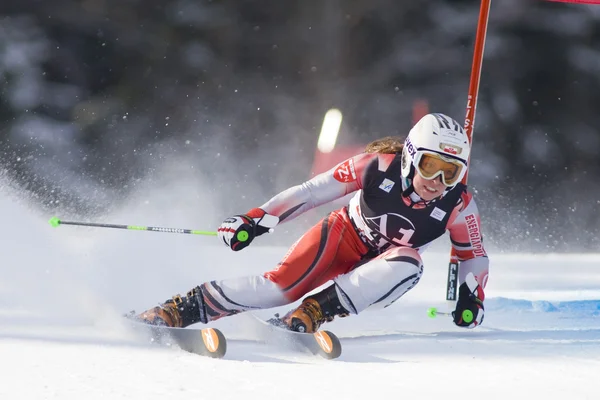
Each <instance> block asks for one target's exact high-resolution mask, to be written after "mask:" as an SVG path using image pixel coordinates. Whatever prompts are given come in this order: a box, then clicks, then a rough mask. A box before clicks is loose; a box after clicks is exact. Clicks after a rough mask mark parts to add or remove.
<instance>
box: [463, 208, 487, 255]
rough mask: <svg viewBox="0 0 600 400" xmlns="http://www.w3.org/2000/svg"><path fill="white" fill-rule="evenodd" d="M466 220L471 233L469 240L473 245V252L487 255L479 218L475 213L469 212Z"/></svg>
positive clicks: (468, 230)
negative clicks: (482, 240)
mask: <svg viewBox="0 0 600 400" xmlns="http://www.w3.org/2000/svg"><path fill="white" fill-rule="evenodd" d="M465 220H466V221H467V233H468V234H469V242H470V243H471V246H472V247H473V253H475V255H476V256H485V251H484V250H483V243H482V242H481V232H480V231H479V223H478V222H477V218H475V215H474V214H469V215H467V216H466V217H465Z"/></svg>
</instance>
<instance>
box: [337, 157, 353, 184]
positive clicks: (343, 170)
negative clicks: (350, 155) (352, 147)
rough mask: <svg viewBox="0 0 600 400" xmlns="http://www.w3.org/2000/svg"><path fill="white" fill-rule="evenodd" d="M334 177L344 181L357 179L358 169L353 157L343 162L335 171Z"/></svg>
mask: <svg viewBox="0 0 600 400" xmlns="http://www.w3.org/2000/svg"><path fill="white" fill-rule="evenodd" d="M333 177H334V178H335V179H336V180H337V181H339V182H342V183H348V182H354V181H355V180H356V170H355V169H354V161H353V160H352V159H349V160H346V161H344V162H343V163H341V164H340V165H339V166H338V167H337V168H336V169H335V171H334V172H333Z"/></svg>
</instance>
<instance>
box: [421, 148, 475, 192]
mask: <svg viewBox="0 0 600 400" xmlns="http://www.w3.org/2000/svg"><path fill="white" fill-rule="evenodd" d="M414 165H416V166H417V167H416V170H417V172H418V173H419V175H421V177H423V178H424V179H427V180H431V179H435V178H437V177H438V176H441V177H442V182H443V183H444V185H446V186H453V185H455V184H457V183H458V181H460V180H461V179H462V178H463V176H464V175H465V172H466V170H467V166H466V165H465V164H463V163H462V162H460V161H458V160H455V159H453V158H449V157H444V156H442V155H441V154H437V153H430V152H423V151H418V152H417V154H415V161H414Z"/></svg>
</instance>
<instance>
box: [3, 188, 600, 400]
mask: <svg viewBox="0 0 600 400" xmlns="http://www.w3.org/2000/svg"><path fill="white" fill-rule="evenodd" d="M0 210H1V211H0V212H1V215H2V219H3V221H4V222H5V224H4V226H3V230H2V233H1V234H0V235H1V239H2V244H3V246H2V249H3V252H2V260H3V263H2V264H3V265H2V277H1V278H0V315H1V317H2V320H1V321H2V322H1V323H0V377H1V378H0V399H36V400H39V399H57V400H58V399H60V400H80V399H85V400H95V399H102V400H106V399H140V400H167V399H182V398H188V399H190V398H194V399H220V400H225V399H236V400H237V399H240V398H246V399H248V398H249V399H271V398H277V399H286V400H293V399H302V400H306V399H310V400H316V399H327V400H330V399H335V398H339V399H361V400H364V399H365V398H372V399H381V398H383V399H396V398H397V399H419V400H425V399H465V398H480V399H502V400H506V399H509V398H510V399H538V398H539V399H556V398H573V399H580V400H581V399H597V398H599V397H600V395H599V394H598V389H597V388H596V386H595V385H594V382H595V379H597V376H598V373H599V372H600V317H599V314H600V300H599V299H600V265H599V263H600V256H597V255H559V254H544V255H532V254H509V253H508V254H491V260H492V262H491V268H492V272H491V274H490V279H489V284H488V287H487V297H488V298H487V300H486V317H485V321H484V324H483V326H482V327H480V328H477V329H475V330H464V329H460V328H457V327H455V326H453V324H452V323H451V321H450V320H449V318H447V317H438V318H437V319H429V318H428V317H427V316H426V310H427V308H428V307H432V306H435V307H439V308H440V309H441V310H446V304H445V301H444V290H445V275H446V264H447V253H446V252H445V251H441V252H440V251H434V252H432V253H425V255H424V261H425V273H424V276H423V279H422V280H421V282H420V283H419V284H418V285H417V286H416V287H415V288H414V289H413V291H411V292H410V293H408V294H407V295H406V296H405V297H404V298H402V299H400V300H399V301H398V302H397V303H395V304H394V305H392V306H391V307H389V308H387V309H385V310H382V311H378V312H365V313H363V314H361V315H359V316H351V317H349V318H345V319H340V320H338V321H335V322H333V323H331V324H329V325H327V329H330V330H332V331H334V332H335V333H337V334H338V336H339V337H340V338H341V340H342V344H343V346H344V351H343V354H342V356H341V358H340V359H338V360H335V361H326V360H323V359H320V358H316V357H314V356H311V355H308V354H303V353H294V352H292V351H290V350H288V349H285V348H281V347H278V346H276V345H273V344H271V345H269V344H261V343H258V342H256V341H255V339H259V338H257V335H256V330H255V328H256V326H255V325H254V324H255V323H254V322H253V320H252V318H249V317H248V316H247V315H239V316H235V317H231V318H229V319H223V320H220V321H217V322H216V323H215V324H214V326H216V327H218V328H220V329H221V330H222V331H223V332H224V333H225V334H226V335H227V336H228V337H229V338H230V341H229V347H228V352H227V355H226V356H225V358H224V359H221V360H213V359H208V358H203V357H199V356H195V355H192V354H189V353H185V352H183V351H181V350H178V349H167V348H158V347H155V346H151V345H149V344H148V343H146V342H145V341H143V340H140V339H139V338H136V337H135V336H134V335H132V333H131V332H130V331H129V330H128V329H127V327H126V326H124V325H123V324H122V321H121V317H120V316H121V315H122V314H123V313H124V312H127V311H129V310H132V309H135V310H138V311H139V310H142V309H145V308H148V307H150V306H153V305H155V304H157V303H159V302H161V301H163V300H165V299H167V298H169V297H170V296H172V295H173V294H176V293H185V292H186V291H187V290H189V289H190V288H192V287H193V286H196V285H197V284H200V283H202V282H204V281H206V280H212V279H220V278H225V277H234V276H238V275H246V274H255V273H261V272H262V271H264V270H267V269H270V268H272V267H273V266H274V265H275V264H276V263H277V261H278V260H279V258H280V257H282V256H283V255H284V254H285V252H286V250H287V249H286V248H283V247H264V246H265V245H268V242H269V239H268V237H267V238H264V237H261V238H259V239H258V240H257V242H256V245H253V246H251V247H250V248H248V249H246V250H244V251H243V252H239V253H233V252H231V251H229V250H227V249H226V248H225V247H223V246H221V245H219V243H218V242H217V241H216V240H215V238H213V237H193V236H185V235H173V234H158V233H149V232H128V231H119V230H106V229H105V230H99V229H86V228H73V227H66V226H65V227H60V228H58V229H55V230H54V229H53V228H51V227H50V226H49V225H48V224H47V218H45V219H44V218H41V217H39V216H37V215H36V214H34V213H31V212H29V211H28V210H27V209H25V208H24V207H23V206H22V205H19V204H17V203H15V202H14V200H11V199H6V198H5V199H0ZM121 217H123V216H121ZM107 222H116V223H119V222H126V223H127V222H131V223H141V221H118V220H115V221H107ZM147 222H148V223H149V224H151V223H152V222H153V221H147ZM155 225H158V224H155ZM191 225H195V226H189V227H192V228H194V227H196V226H197V224H191ZM183 227H188V226H183ZM285 310H286V308H283V309H279V310H269V311H263V312H261V315H262V316H269V315H271V314H272V313H273V312H276V311H279V312H282V311H285Z"/></svg>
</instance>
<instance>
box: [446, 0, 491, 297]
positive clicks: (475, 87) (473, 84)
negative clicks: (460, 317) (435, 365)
mask: <svg viewBox="0 0 600 400" xmlns="http://www.w3.org/2000/svg"><path fill="white" fill-rule="evenodd" d="M491 3H492V1H491V0H482V1H481V8H480V10H479V21H478V22H477V34H476V35H475V49H474V51H473V64H472V66H471V80H470V82H469V93H468V97H467V113H466V116H465V133H466V134H467V137H468V138H469V142H470V143H471V147H472V146H473V127H474V126H475V113H476V111H477V96H478V94H479V81H480V78H481V67H482V64H483V51H484V49H485V37H486V34H487V27H488V21H489V17H490V7H491ZM469 158H470V156H469ZM469 163H470V160H469ZM468 176H469V170H468V169H467V173H466V174H465V177H464V178H463V180H462V183H464V184H466V183H467V178H468ZM457 286H458V257H457V255H456V251H455V250H454V247H452V250H451V251H450V262H449V263H448V279H447V281H446V300H447V301H450V302H454V301H456V300H457V299H456V292H457Z"/></svg>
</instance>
